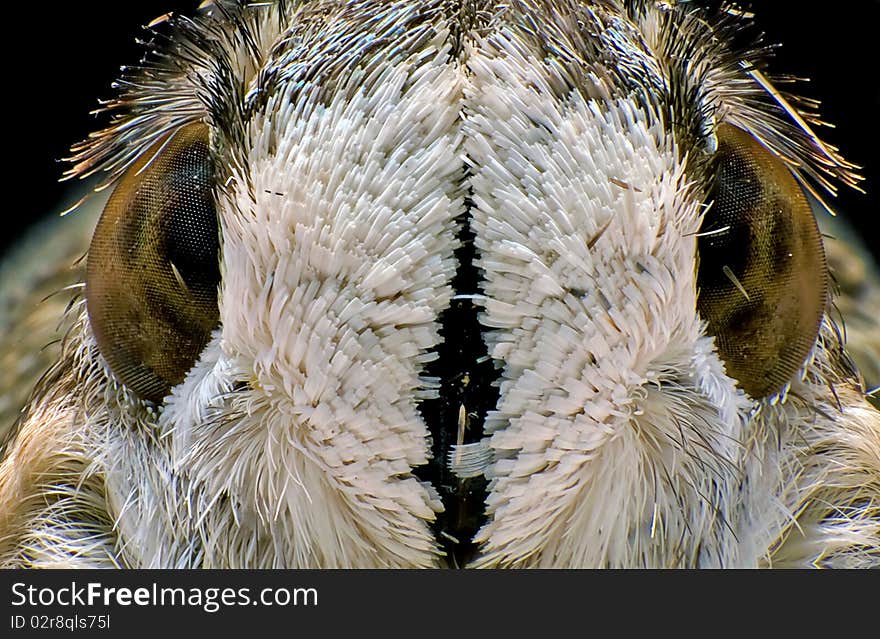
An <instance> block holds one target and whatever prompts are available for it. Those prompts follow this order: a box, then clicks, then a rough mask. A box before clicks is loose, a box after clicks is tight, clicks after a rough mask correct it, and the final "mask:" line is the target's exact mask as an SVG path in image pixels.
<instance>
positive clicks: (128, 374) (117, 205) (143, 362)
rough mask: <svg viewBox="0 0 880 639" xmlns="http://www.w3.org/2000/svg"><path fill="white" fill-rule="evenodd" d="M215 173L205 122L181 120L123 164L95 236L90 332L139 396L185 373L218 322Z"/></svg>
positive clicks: (158, 397) (158, 391)
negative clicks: (126, 166)
mask: <svg viewBox="0 0 880 639" xmlns="http://www.w3.org/2000/svg"><path fill="white" fill-rule="evenodd" d="M213 180H214V171H213V164H212V161H211V154H210V149H209V146H208V128H207V127H206V126H205V125H204V124H200V123H196V124H189V125H186V126H184V127H182V128H180V129H178V130H177V131H175V132H174V133H172V134H170V135H169V136H167V137H166V138H164V139H163V140H161V141H159V142H158V143H156V145H155V146H154V147H153V148H151V149H150V150H148V151H147V152H145V153H144V154H143V156H142V157H141V158H140V159H139V160H138V161H137V162H136V163H134V164H133V165H132V166H131V167H130V168H129V169H128V170H127V171H126V173H125V175H124V176H123V177H122V178H121V180H120V181H119V184H118V185H117V186H116V189H115V190H114V192H113V195H112V196H111V197H110V199H109V200H108V202H107V204H106V206H105V207H104V212H103V213H102V215H101V219H100V220H99V222H98V226H97V228H96V229H95V233H94V235H93V237H92V243H91V246H90V248H89V256H88V263H87V270H86V303H87V308H88V314H89V321H90V323H91V327H92V331H93V333H94V335H95V339H96V340H97V343H98V348H99V349H100V351H101V354H102V355H103V356H104V358H105V359H106V360H107V363H108V364H109V365H110V368H111V369H112V370H113V373H114V374H115V375H116V376H117V378H119V380H120V381H121V382H122V383H123V384H125V385H126V386H127V387H128V388H129V389H130V390H131V391H133V392H134V393H135V394H137V395H138V396H139V397H141V398H142V399H146V400H150V401H154V402H160V401H162V399H163V398H164V397H165V396H166V395H167V394H168V392H169V390H170V389H171V387H172V386H174V385H176V384H179V383H180V382H181V381H183V378H184V376H185V375H186V373H187V371H188V370H189V369H190V368H192V366H193V364H194V363H195V361H196V359H197V358H198V356H199V354H200V353H201V351H202V349H203V348H204V346H205V344H206V343H207V341H208V339H209V337H210V334H211V331H212V330H213V329H214V328H215V327H216V326H217V324H218V322H219V311H218V308H217V287H218V285H219V282H220V267H219V262H218V254H219V237H218V231H217V214H216V210H215V207H214V198H213V192H212V189H213Z"/></svg>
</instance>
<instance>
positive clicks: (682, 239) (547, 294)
mask: <svg viewBox="0 0 880 639" xmlns="http://www.w3.org/2000/svg"><path fill="white" fill-rule="evenodd" d="M468 68H469V70H470V71H471V73H472V74H473V78H472V82H473V84H472V85H471V86H469V88H468V91H467V92H466V103H467V105H468V107H469V111H468V114H469V116H468V120H467V124H466V127H465V130H466V132H467V142H466V149H467V151H468V156H469V158H470V161H471V163H472V164H473V170H474V177H473V180H472V187H473V189H474V201H475V203H476V210H475V211H474V217H473V219H474V223H473V225H474V229H475V231H476V235H477V245H478V247H479V249H480V252H481V257H480V265H481V266H482V268H483V269H484V270H485V274H486V284H485V292H486V297H487V302H486V309H485V315H484V318H483V321H484V323H485V324H486V325H487V326H488V327H491V328H493V329H495V330H493V331H491V332H490V333H489V336H488V340H489V346H490V353H491V355H492V356H493V357H494V358H496V359H497V360H498V361H499V362H500V363H502V364H503V379H502V383H501V399H500V401H499V404H498V408H497V410H496V411H495V412H493V413H490V415H489V417H488V419H487V422H486V428H487V432H488V433H490V434H491V438H490V440H489V443H490V446H491V447H492V448H493V449H494V451H495V454H496V458H497V461H496V462H495V463H494V465H493V466H492V467H491V468H490V469H489V470H488V473H487V474H488V476H489V477H490V479H491V485H490V496H489V498H488V508H489V515H490V521H489V523H488V524H487V525H486V526H485V527H484V528H483V530H482V531H481V532H480V533H479V535H478V539H479V540H480V541H481V542H482V543H483V554H482V555H481V556H480V558H479V559H478V560H477V565H483V566H493V565H506V566H529V565H534V566H553V565H557V566H569V567H577V566H627V565H655V566H656V565H659V566H664V565H666V566H676V565H721V564H722V563H730V561H731V560H734V559H735V552H734V547H735V543H736V542H735V537H734V531H733V529H732V528H731V525H730V523H729V522H728V521H727V518H728V517H729V513H728V512H727V511H728V509H729V508H730V507H731V501H732V493H733V492H734V490H735V488H736V486H737V483H738V480H739V473H738V470H739V469H738V465H737V459H738V457H739V453H738V450H737V445H736V442H737V441H739V440H741V439H742V434H743V429H744V427H745V421H744V419H743V418H742V417H741V414H742V409H743V408H744V407H745V406H748V403H749V402H747V401H746V400H745V398H744V397H743V395H742V393H741V392H739V391H737V390H736V389H735V388H734V385H733V382H732V381H731V380H730V379H728V378H727V377H726V376H725V375H724V374H723V369H722V367H721V366H720V364H719V363H718V360H717V356H715V355H714V354H712V353H711V341H710V340H709V339H707V338H706V337H703V326H702V323H701V321H700V320H699V318H698V317H697V316H696V314H695V313H694V308H695V304H696V291H695V288H696V285H695V269H694V267H693V260H694V254H695V241H696V240H695V237H694V234H695V232H696V231H697V230H698V229H699V225H700V214H701V208H700V207H699V205H698V203H697V202H696V201H695V198H693V197H691V196H690V194H689V192H688V187H687V184H686V181H685V178H684V165H683V163H682V162H681V161H679V159H678V157H679V156H678V153H677V150H676V149H675V147H674V145H673V143H672V141H671V139H670V138H669V136H668V135H667V133H666V132H665V131H664V130H663V128H662V126H661V125H660V123H659V121H658V118H657V117H656V116H654V114H652V113H649V112H646V111H645V110H644V109H643V108H640V107H639V106H637V105H636V104H635V103H633V102H628V101H626V100H614V99H611V98H609V99H608V100H601V99H594V100H588V99H586V98H585V97H584V94H583V93H578V92H572V94H571V96H570V98H569V100H567V101H564V102H561V101H559V100H557V99H554V97H553V91H552V90H551V89H550V87H549V86H548V85H549V83H550V82H552V79H550V80H548V76H549V77H551V78H552V75H551V74H552V71H548V70H547V68H546V67H543V65H542V64H541V63H540V61H538V60H535V59H529V58H528V57H527V56H525V55H523V54H522V52H521V50H520V49H519V48H518V47H516V46H515V43H512V42H510V41H508V40H506V39H505V38H504V36H498V37H496V38H494V39H492V40H491V41H486V42H480V43H479V44H478V46H477V47H475V51H474V52H473V54H472V56H471V57H470V58H469V63H468ZM590 93H595V94H597V95H601V94H602V93H603V91H602V87H601V85H600V86H597V87H595V91H592V90H590ZM523 531H528V534H527V535H524V534H523Z"/></svg>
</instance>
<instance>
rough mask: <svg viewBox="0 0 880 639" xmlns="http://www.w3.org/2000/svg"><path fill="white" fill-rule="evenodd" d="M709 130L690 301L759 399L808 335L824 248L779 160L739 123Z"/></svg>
mask: <svg viewBox="0 0 880 639" xmlns="http://www.w3.org/2000/svg"><path fill="white" fill-rule="evenodd" d="M717 135H718V151H717V155H716V158H715V170H714V184H713V188H712V192H711V193H710V194H709V197H710V200H711V201H712V207H711V208H710V209H709V211H708V212H707V213H706V217H705V219H704V221H703V228H702V229H701V234H700V238H699V242H698V253H699V266H698V272H697V285H698V287H699V297H698V302H697V306H698V309H699V312H700V315H701V316H702V317H703V319H704V320H706V322H707V323H708V330H709V333H710V334H711V335H714V336H715V340H716V344H717V347H718V352H719V354H720V355H721V358H722V359H723V360H724V364H725V367H726V369H727V374H728V375H730V376H731V377H732V378H734V379H736V380H737V382H738V383H739V386H740V387H741V388H742V389H743V390H745V391H746V392H747V393H748V394H749V395H750V396H752V397H753V398H756V399H757V398H761V397H766V396H768V395H771V394H773V393H776V392H779V391H780V390H782V388H783V387H784V386H785V384H786V383H788V382H789V381H791V378H792V377H793V376H794V375H795V374H796V373H797V371H798V369H800V368H801V367H802V366H803V365H804V361H805V360H806V358H807V356H808V355H809V353H810V351H811V349H812V348H813V345H814V344H815V341H816V337H817V335H818V333H819V327H820V325H821V322H822V316H823V314H824V312H825V304H826V301H827V298H828V274H827V266H826V263H825V251H824V247H823V245H822V237H821V235H820V233H819V229H818V227H817V225H816V219H815V217H814V216H813V212H812V209H811V207H810V203H809V201H808V200H807V197H806V195H805V194H804V191H803V189H802V188H801V186H800V185H799V184H798V182H797V180H796V179H795V178H794V176H793V175H792V173H791V171H790V170H789V169H788V167H787V166H786V165H785V163H784V162H783V161H782V160H780V159H779V158H778V157H776V156H775V155H774V154H773V153H771V152H770V151H769V150H767V149H766V148H765V147H764V146H763V145H761V144H760V143H759V142H758V141H757V140H756V139H755V138H754V137H753V136H752V135H751V134H749V133H747V132H746V131H743V130H742V129H739V128H737V127H734V126H731V125H729V124H723V125H721V126H720V127H719V128H718V131H717Z"/></svg>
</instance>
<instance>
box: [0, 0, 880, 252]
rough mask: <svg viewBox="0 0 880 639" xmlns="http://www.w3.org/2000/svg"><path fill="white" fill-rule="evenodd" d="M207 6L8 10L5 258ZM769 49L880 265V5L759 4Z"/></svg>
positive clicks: (150, 0)
mask: <svg viewBox="0 0 880 639" xmlns="http://www.w3.org/2000/svg"><path fill="white" fill-rule="evenodd" d="M197 4H198V2H197V0H188V1H176V2H175V1H174V0H141V1H139V2H119V1H118V0H113V1H107V0H89V1H88V2H53V3H10V4H9V5H8V6H6V7H4V23H5V27H6V37H5V38H4V42H5V45H4V46H5V48H6V51H5V55H4V60H5V62H6V64H5V68H4V75H5V78H4V80H5V92H4V93H5V100H4V101H5V104H6V117H5V122H6V131H5V135H4V138H3V141H4V145H3V151H4V152H5V154H6V161H5V162H4V164H5V166H6V168H5V170H4V174H5V180H4V185H5V188H6V191H7V193H6V194H7V196H9V195H11V198H9V199H7V200H6V201H7V202H8V205H7V211H6V214H5V216H4V218H5V220H8V222H5V228H4V229H3V232H2V233H0V251H2V250H3V247H4V246H5V245H7V244H8V243H10V242H14V241H15V239H16V237H18V236H19V235H20V233H21V232H22V229H24V228H25V227H26V226H27V225H28V224H30V223H32V222H33V221H35V220H37V219H39V218H40V217H41V216H44V215H46V214H48V213H52V212H58V211H60V210H63V209H64V208H65V207H66V206H67V205H69V204H70V203H71V202H73V201H75V198H74V197H73V194H72V193H71V184H70V183H64V184H59V183H58V179H59V177H60V176H61V173H62V171H63V169H64V164H63V163H61V162H60V161H59V160H60V158H63V157H64V156H65V155H66V152H67V149H68V148H69V146H70V145H71V144H73V143H75V142H77V141H79V140H81V139H82V138H84V137H85V136H86V135H87V134H88V133H89V132H90V131H91V130H94V129H96V128H99V126H100V125H102V124H103V123H105V122H106V120H105V119H102V118H100V117H98V118H95V117H94V116H90V115H89V111H91V110H92V109H94V108H95V107H96V106H97V100H98V98H108V97H111V96H112V95H113V92H112V90H111V89H110V83H111V82H112V81H113V80H114V79H115V78H116V77H117V76H118V75H119V67H120V65H123V64H134V63H136V62H137V61H138V59H139V58H140V55H141V47H139V46H138V45H137V44H136V42H135V39H136V38H137V37H138V36H139V35H144V31H143V30H142V29H141V28H140V25H144V24H147V23H148V22H149V21H150V20H152V19H153V18H155V17H157V16H159V15H161V14H163V13H165V12H167V11H184V12H192V11H194V9H195V7H196V6H197ZM752 8H753V9H754V10H755V11H756V12H757V14H758V24H759V25H760V26H761V30H762V31H764V32H765V33H766V39H767V41H768V42H781V43H783V46H782V47H781V48H780V49H779V50H778V52H777V55H776V57H775V59H774V60H773V61H772V63H771V70H775V71H777V72H786V73H792V74H795V75H798V76H802V77H809V78H811V80H812V81H811V82H810V83H807V84H803V85H801V87H800V89H799V92H800V93H802V94H804V95H807V96H809V97H813V98H818V99H820V100H822V102H823V108H822V114H823V115H824V116H825V119H826V120H828V121H830V122H834V123H835V124H836V125H837V128H836V129H833V130H830V129H823V130H821V131H820V134H821V135H822V136H823V137H824V138H825V139H826V141H828V142H830V143H831V144H834V145H836V146H838V147H840V148H841V149H842V151H843V152H844V155H845V156H846V157H847V158H848V159H850V160H851V161H853V162H856V163H858V164H860V165H863V166H864V167H865V169H864V171H863V173H864V175H865V176H866V177H867V181H866V182H865V183H864V187H865V189H866V190H867V191H868V192H869V194H870V195H868V196H864V195H861V194H859V193H856V192H854V191H851V190H848V189H845V190H843V191H842V192H841V196H840V197H839V198H838V200H837V201H836V206H837V207H838V208H839V209H840V210H841V212H842V213H843V214H845V215H846V217H847V219H850V220H852V221H853V223H854V224H855V226H856V227H857V228H858V229H859V230H860V232H861V234H862V236H863V237H864V238H865V239H866V240H867V241H869V243H871V244H873V245H874V250H875V255H878V256H880V246H878V244H880V242H878V240H877V237H878V236H880V233H878V232H877V230H876V228H875V227H876V225H877V224H878V221H877V220H876V219H875V214H876V211H877V206H876V204H874V203H873V202H876V197H875V196H874V195H873V194H874V193H876V192H878V191H880V169H878V167H880V161H878V159H877V158H878V155H877V154H878V149H877V148H876V145H877V142H876V139H877V138H878V135H877V133H878V130H880V124H878V123H880V44H878V41H880V0H843V1H840V2H828V1H826V0H822V1H819V0H816V1H815V2H813V1H797V0H755V1H754V2H752Z"/></svg>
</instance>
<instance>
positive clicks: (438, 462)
mask: <svg viewBox="0 0 880 639" xmlns="http://www.w3.org/2000/svg"><path fill="white" fill-rule="evenodd" d="M465 203H466V205H467V206H466V210H467V211H470V210H471V208H472V207H473V202H472V201H470V199H468V200H466V202H465ZM459 221H460V224H461V225H460V230H459V234H458V239H459V240H460V242H461V244H460V246H459V248H458V250H457V251H456V252H455V257H456V258H457V260H458V264H459V266H458V271H457V272H456V275H455V277H454V278H453V280H452V289H453V291H455V295H456V296H462V295H473V294H478V293H482V291H481V290H480V280H481V277H480V270H479V268H477V265H476V258H477V249H476V246H474V233H473V231H472V230H471V228H470V224H469V222H470V216H469V214H468V213H465V214H464V215H463V216H462V217H461V219H460V220H459ZM478 313H479V307H478V305H476V304H475V303H474V301H473V300H472V299H466V298H465V299H462V298H455V299H453V300H452V304H451V305H450V306H449V308H447V309H446V310H445V311H443V312H442V313H441V314H440V318H439V321H440V325H441V328H440V335H441V337H442V338H443V341H442V342H441V343H440V344H439V345H438V347H437V353H438V354H439V357H438V358H437V359H436V360H435V361H433V362H431V363H430V364H428V365H427V366H426V367H425V374H426V375H430V376H433V377H436V378H438V379H439V380H440V393H439V397H438V398H437V399H430V400H425V401H424V402H422V403H421V404H420V410H421V412H422V416H423V417H424V419H425V422H426V424H427V426H428V430H429V431H430V433H431V436H432V438H433V447H432V453H433V457H432V459H431V460H430V462H429V463H428V464H427V465H426V466H422V467H420V468H418V469H417V470H416V474H417V475H418V477H419V478H420V479H422V480H423V481H428V482H430V483H431V484H432V485H433V486H434V487H435V488H436V489H437V491H438V492H439V493H440V497H441V498H442V500H443V505H444V506H445V510H444V512H442V513H440V514H439V515H438V516H437V521H436V522H435V524H434V530H435V533H436V536H437V540H438V542H439V543H440V544H441V545H442V547H443V549H444V550H445V551H446V553H447V559H448V561H449V564H450V566H452V567H460V566H463V565H464V564H466V563H467V562H468V561H469V559H470V558H471V557H473V555H474V553H475V551H476V546H475V544H474V543H473V542H472V541H471V540H472V539H473V536H474V534H475V533H476V532H477V531H478V530H479V529H480V527H481V526H482V525H483V523H484V522H485V500H486V485H487V481H486V479H485V478H484V477H482V476H480V477H475V478H472V479H459V478H458V477H456V476H455V475H454V474H453V473H452V471H451V470H450V469H449V466H448V459H449V454H450V452H452V451H453V450H454V446H455V445H456V444H458V443H464V444H468V443H472V442H476V441H479V440H480V439H482V437H483V423H484V421H485V418H486V413H487V412H488V411H489V410H492V409H493V408H495V406H496V404H497V402H498V388H497V387H496V386H495V385H494V384H493V383H494V382H495V381H496V380H497V378H498V376H499V372H498V371H497V370H496V368H495V364H494V362H493V361H492V360H491V359H490V358H489V357H488V353H487V349H486V344H485V342H484V340H483V333H484V332H485V327H483V326H482V325H481V324H480V322H479V319H478Z"/></svg>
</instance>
